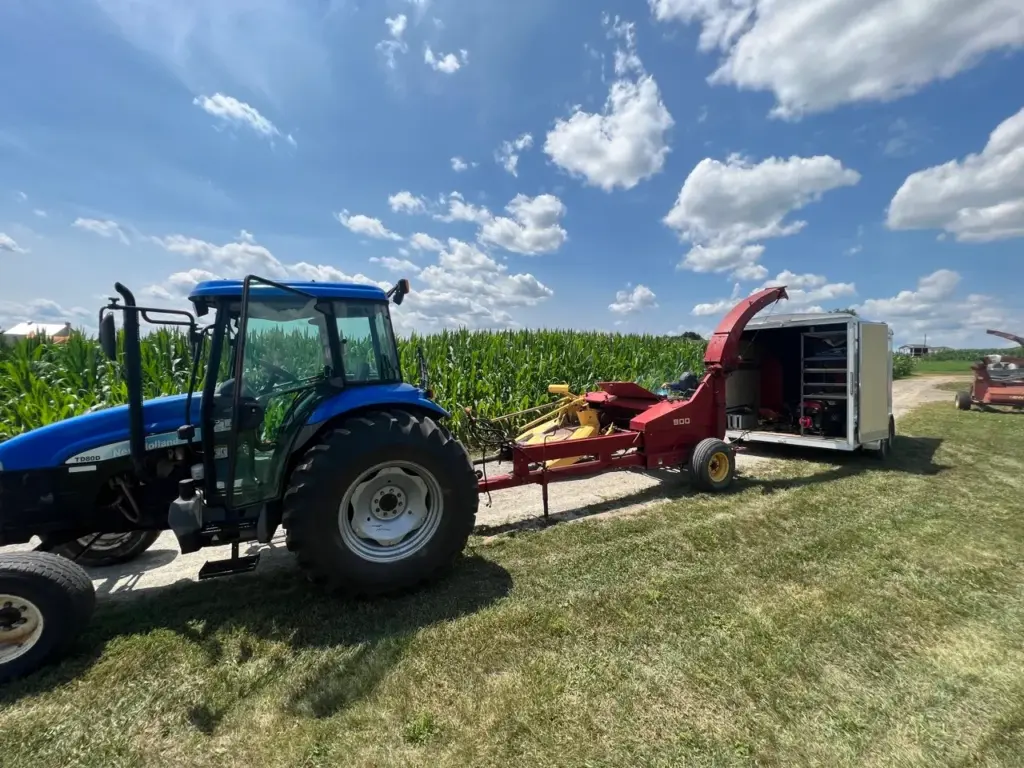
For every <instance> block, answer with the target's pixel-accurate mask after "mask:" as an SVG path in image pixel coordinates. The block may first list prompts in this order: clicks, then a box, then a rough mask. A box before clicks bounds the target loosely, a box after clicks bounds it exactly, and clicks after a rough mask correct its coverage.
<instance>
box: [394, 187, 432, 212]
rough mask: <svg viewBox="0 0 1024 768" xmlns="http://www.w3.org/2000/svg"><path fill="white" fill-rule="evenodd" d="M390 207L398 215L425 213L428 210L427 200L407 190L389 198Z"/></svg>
mask: <svg viewBox="0 0 1024 768" xmlns="http://www.w3.org/2000/svg"><path fill="white" fill-rule="evenodd" d="M388 205H390V206H391V210H392V211H395V212H396V213H423V212H424V211H426V210H427V201H426V200H424V199H423V198H422V197H417V196H416V195H414V194H413V193H412V192H409V191H408V190H405V189H403V190H402V191H401V192H396V193H395V194H393V195H391V196H390V197H388Z"/></svg>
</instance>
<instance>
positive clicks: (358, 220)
mask: <svg viewBox="0 0 1024 768" xmlns="http://www.w3.org/2000/svg"><path fill="white" fill-rule="evenodd" d="M335 218H337V219H338V221H339V222H341V225H342V226H343V227H345V228H346V229H348V230H350V231H351V232H354V233H355V234H357V235H366V236H367V237H372V238H375V239H377V240H401V239H402V236H401V235H399V234H396V233H394V232H392V231H391V230H390V229H388V228H387V227H385V226H384V224H383V223H381V220H380V219H372V218H370V217H369V216H363V215H362V214H361V213H357V214H355V215H354V216H353V215H352V214H350V213H349V212H348V211H347V210H345V211H341V212H340V213H338V214H335Z"/></svg>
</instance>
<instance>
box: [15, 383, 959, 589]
mask: <svg viewBox="0 0 1024 768" xmlns="http://www.w3.org/2000/svg"><path fill="white" fill-rule="evenodd" d="M957 380H963V377H962V376H959V377H958V376H948V377H947V376H928V377H914V378H911V379H901V380H898V381H896V382H894V384H893V411H894V413H895V416H896V418H897V420H898V419H899V418H900V417H901V416H902V415H903V414H904V413H906V412H907V411H909V410H910V409H911V408H913V407H915V406H917V405H919V404H921V403H926V402H933V401H936V400H944V399H946V398H949V399H950V400H952V393H950V392H948V391H946V390H940V389H936V388H935V387H936V385H938V384H940V383H942V382H946V381H957ZM897 423H898V422H897ZM765 461H771V459H766V458H764V457H761V456H756V455H750V454H745V455H741V456H739V457H738V461H737V466H738V469H739V471H740V472H742V471H743V470H744V469H745V468H749V467H751V466H753V465H754V464H755V463H758V462H765ZM506 469H507V468H505V467H501V466H495V467H493V468H489V471H490V472H492V473H495V474H496V473H498V472H502V471H506ZM685 483H686V479H685V476H684V475H681V474H679V473H670V472H663V473H646V472H638V471H623V472H612V473H607V474H604V475H597V476H594V477H589V478H582V479H579V480H568V481H565V482H561V483H555V484H552V485H551V486H550V488H549V508H550V513H551V515H552V516H553V517H554V518H555V519H558V520H567V519H574V518H580V517H589V516H593V515H596V514H602V513H609V514H614V515H616V516H618V515H624V514H631V513H635V512H637V511H639V510H642V509H645V508H647V507H650V506H652V505H655V504H658V503H660V502H663V501H667V500H670V499H671V498H673V497H674V496H676V495H677V492H678V490H679V486H680V485H681V484H685ZM480 501H481V506H480V513H479V515H478V516H477V524H478V532H481V533H488V532H497V531H500V530H502V529H504V528H506V527H510V526H522V525H523V524H528V523H529V522H530V521H532V520H539V519H540V517H541V514H542V511H543V507H542V502H541V492H540V488H539V487H536V486H527V487H523V488H511V489H508V490H505V491H500V492H497V493H494V494H492V495H491V498H490V504H488V498H487V497H486V496H484V497H481V500H480ZM29 548H30V546H29V545H26V546H19V547H9V548H7V549H10V550H13V549H29ZM246 549H248V551H251V552H255V551H260V552H261V560H260V565H259V571H260V572H266V571H267V570H268V569H271V568H294V567H295V564H294V559H293V557H292V556H291V555H290V554H289V553H288V552H287V550H286V549H285V547H284V538H283V536H282V535H281V534H278V536H276V537H275V539H274V541H272V542H271V543H270V544H269V545H257V544H252V545H249V546H248V547H243V550H246ZM229 554H230V548H229V547H215V548H213V547H211V548H208V549H204V550H202V551H201V552H196V553H192V554H188V555H182V554H181V553H180V552H179V550H178V544H177V541H176V540H175V538H174V535H173V534H172V533H171V532H170V531H167V532H165V533H164V534H163V535H162V536H161V537H160V539H159V540H158V541H157V543H156V544H154V545H153V547H152V548H151V549H150V550H149V551H148V552H146V553H145V554H144V555H143V556H142V557H140V558H139V559H138V560H136V561H134V562H132V563H129V564H127V565H124V566H115V567H110V568H96V569H93V570H92V576H93V583H94V584H95V585H96V590H97V593H98V594H99V595H100V597H101V598H103V597H112V596H121V595H126V594H131V593H135V592H139V591H141V590H146V589H151V588H155V587H162V586H166V585H169V584H174V583H177V582H182V581H186V582H187V581H194V580H196V577H197V575H198V573H199V569H200V568H201V567H202V565H203V563H204V562H206V561H207V560H217V559H220V558H224V557H228V556H229ZM236 578H245V577H244V576H241V577H236Z"/></svg>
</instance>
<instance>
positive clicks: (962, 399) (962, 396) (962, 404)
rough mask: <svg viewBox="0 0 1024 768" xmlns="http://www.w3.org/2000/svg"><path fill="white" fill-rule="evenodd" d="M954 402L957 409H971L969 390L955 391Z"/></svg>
mask: <svg viewBox="0 0 1024 768" xmlns="http://www.w3.org/2000/svg"><path fill="white" fill-rule="evenodd" d="M954 401H955V402H956V407H957V410H959V411H969V410H971V393H970V392H957V393H956V397H955V398H954Z"/></svg>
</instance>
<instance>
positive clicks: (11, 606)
mask: <svg viewBox="0 0 1024 768" xmlns="http://www.w3.org/2000/svg"><path fill="white" fill-rule="evenodd" d="M95 606H96V591H95V589H94V588H93V584H92V581H91V580H90V579H89V576H88V574H87V573H86V572H85V570H84V569H83V568H81V567H80V566H78V565H77V564H75V563H73V562H71V561H70V560H68V559H66V558H64V557H61V556H60V555H55V554H53V553H52V552H18V553H14V554H10V555H4V556H2V557H0V681H3V682H6V681H9V680H14V679H17V678H20V677H24V676H26V675H29V674H31V673H33V672H35V671H36V670H38V669H40V668H41V667H43V666H44V665H46V664H48V663H50V662H54V661H57V660H59V659H60V658H61V657H62V656H63V655H64V654H65V653H66V652H67V651H68V650H69V649H70V647H71V645H72V644H73V643H74V641H75V640H76V639H77V638H78V636H79V634H80V633H81V631H82V630H83V629H84V628H85V626H86V625H87V624H88V623H89V619H90V618H91V616H92V612H93V609H94V608H95Z"/></svg>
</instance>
